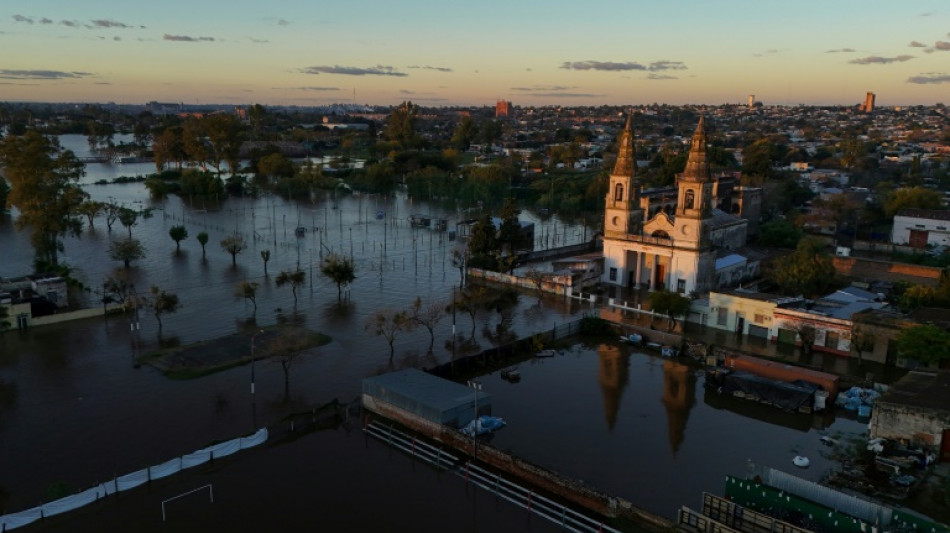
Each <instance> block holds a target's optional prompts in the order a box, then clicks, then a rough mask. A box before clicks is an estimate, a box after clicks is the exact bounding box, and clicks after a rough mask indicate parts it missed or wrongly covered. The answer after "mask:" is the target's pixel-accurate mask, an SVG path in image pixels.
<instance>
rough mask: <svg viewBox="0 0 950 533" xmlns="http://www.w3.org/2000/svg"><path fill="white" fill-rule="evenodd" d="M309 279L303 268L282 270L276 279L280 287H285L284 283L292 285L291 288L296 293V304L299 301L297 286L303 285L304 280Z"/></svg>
mask: <svg viewBox="0 0 950 533" xmlns="http://www.w3.org/2000/svg"><path fill="white" fill-rule="evenodd" d="M306 279H307V274H306V273H305V272H304V271H303V270H295V271H293V272H290V271H287V270H281V271H280V274H277V279H276V280H274V281H276V283H277V286H278V287H283V286H284V285H290V290H291V291H292V292H293V293H294V304H296V303H297V287H301V286H303V284H304V281H306Z"/></svg>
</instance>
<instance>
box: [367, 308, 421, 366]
mask: <svg viewBox="0 0 950 533" xmlns="http://www.w3.org/2000/svg"><path fill="white" fill-rule="evenodd" d="M412 326H413V323H412V320H410V318H409V314H408V313H406V312H405V311H393V310H392V309H383V310H381V311H377V312H376V314H375V315H373V316H372V317H370V319H369V321H368V322H367V324H366V329H367V330H369V331H372V332H373V335H376V336H377V337H382V338H384V339H386V342H387V343H389V362H392V360H393V357H394V356H395V355H396V348H395V346H394V343H395V342H396V335H398V334H399V332H401V331H409V330H411V329H412Z"/></svg>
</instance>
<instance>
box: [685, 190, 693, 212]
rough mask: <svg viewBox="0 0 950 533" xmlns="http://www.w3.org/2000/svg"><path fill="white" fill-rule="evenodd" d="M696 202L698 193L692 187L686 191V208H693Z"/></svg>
mask: <svg viewBox="0 0 950 533" xmlns="http://www.w3.org/2000/svg"><path fill="white" fill-rule="evenodd" d="M695 203H696V193H695V192H694V191H693V190H692V189H690V190H688V191H686V199H685V204H686V205H685V206H684V209H693V205H694V204H695Z"/></svg>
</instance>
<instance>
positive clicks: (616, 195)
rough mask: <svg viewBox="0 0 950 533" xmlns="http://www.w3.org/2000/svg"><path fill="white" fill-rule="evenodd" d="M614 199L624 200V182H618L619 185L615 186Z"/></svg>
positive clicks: (616, 200) (617, 200)
mask: <svg viewBox="0 0 950 533" xmlns="http://www.w3.org/2000/svg"><path fill="white" fill-rule="evenodd" d="M614 201H615V202H622V201H623V184H622V183H618V184H617V186H616V187H615V188H614Z"/></svg>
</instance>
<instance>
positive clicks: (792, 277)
mask: <svg viewBox="0 0 950 533" xmlns="http://www.w3.org/2000/svg"><path fill="white" fill-rule="evenodd" d="M766 275H767V276H768V277H769V279H771V280H772V281H773V282H774V283H775V284H776V285H778V288H779V291H780V292H781V293H782V294H788V295H793V296H797V295H804V296H806V297H813V296H818V295H821V294H824V293H825V292H827V291H828V290H830V289H831V288H832V287H833V286H834V277H835V267H834V263H833V262H832V260H831V257H830V256H828V254H826V253H824V252H823V251H822V249H821V244H820V243H818V242H816V241H814V240H812V239H808V238H805V239H802V240H800V241H799V242H798V246H797V247H796V249H795V251H794V252H793V253H791V254H789V255H788V256H786V257H784V258H782V259H780V260H778V261H777V262H776V263H774V264H773V265H772V267H771V269H769V271H768V272H767V274H766Z"/></svg>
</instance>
